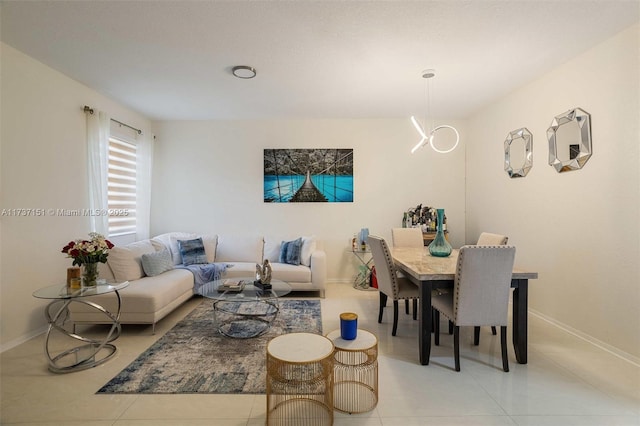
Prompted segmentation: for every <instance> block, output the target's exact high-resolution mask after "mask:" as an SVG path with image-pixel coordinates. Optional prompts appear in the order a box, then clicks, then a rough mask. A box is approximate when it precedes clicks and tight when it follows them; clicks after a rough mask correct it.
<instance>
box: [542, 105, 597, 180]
mask: <svg viewBox="0 0 640 426" xmlns="http://www.w3.org/2000/svg"><path fill="white" fill-rule="evenodd" d="M547 138H548V139H549V165H550V166H553V168H554V169H556V171H557V172H558V173H563V172H568V171H571V170H579V169H581V168H582V167H583V166H584V165H585V163H586V162H587V160H589V158H591V153H592V150H591V114H589V113H588V112H586V111H585V110H583V109H581V108H575V109H571V110H569V111H567V112H565V113H563V114H560V115H557V116H556V117H555V118H554V119H553V121H552V122H551V126H550V127H549V129H547Z"/></svg>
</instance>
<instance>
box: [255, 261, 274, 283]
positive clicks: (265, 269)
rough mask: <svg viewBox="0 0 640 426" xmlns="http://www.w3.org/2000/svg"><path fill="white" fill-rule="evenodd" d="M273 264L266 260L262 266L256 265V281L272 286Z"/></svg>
mask: <svg viewBox="0 0 640 426" xmlns="http://www.w3.org/2000/svg"><path fill="white" fill-rule="evenodd" d="M271 272H272V271H271V264H270V263H269V259H265V260H264V262H263V264H262V266H261V265H260V264H259V263H256V280H257V281H258V282H259V283H260V284H271Z"/></svg>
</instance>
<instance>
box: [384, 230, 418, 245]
mask: <svg viewBox="0 0 640 426" xmlns="http://www.w3.org/2000/svg"><path fill="white" fill-rule="evenodd" d="M391 241H392V243H393V246H394V247H424V240H423V239H422V231H421V230H420V228H391Z"/></svg>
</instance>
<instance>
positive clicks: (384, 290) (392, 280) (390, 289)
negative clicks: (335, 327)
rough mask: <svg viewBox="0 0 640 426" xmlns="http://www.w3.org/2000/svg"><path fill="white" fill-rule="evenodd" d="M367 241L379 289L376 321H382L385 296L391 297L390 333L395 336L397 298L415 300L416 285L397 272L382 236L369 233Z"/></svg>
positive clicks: (416, 297) (417, 295)
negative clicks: (391, 319) (391, 322)
mask: <svg viewBox="0 0 640 426" xmlns="http://www.w3.org/2000/svg"><path fill="white" fill-rule="evenodd" d="M367 242H368V243H369V247H371V254H372V255H373V263H374V264H375V267H376V279H377V280H378V290H379V291H380V307H379V311H378V323H381V322H382V314H383V313H384V308H385V306H386V305H387V298H389V297H391V299H392V300H393V329H392V331H391V335H392V336H395V335H396V331H397V330H398V300H417V299H418V298H419V297H420V295H419V292H418V286H417V285H416V284H414V283H412V282H411V281H409V280H408V279H407V278H405V277H403V276H400V275H399V274H398V271H397V270H396V267H395V265H394V263H393V258H392V257H391V252H390V251H389V246H388V245H387V242H386V241H385V240H384V239H383V238H382V237H379V236H377V235H369V237H368V238H367Z"/></svg>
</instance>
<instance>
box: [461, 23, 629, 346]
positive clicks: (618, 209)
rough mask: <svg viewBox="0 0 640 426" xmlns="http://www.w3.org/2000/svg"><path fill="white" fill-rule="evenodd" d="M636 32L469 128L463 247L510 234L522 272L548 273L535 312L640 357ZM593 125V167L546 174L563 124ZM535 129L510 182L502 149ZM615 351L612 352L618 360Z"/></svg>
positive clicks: (525, 90)
mask: <svg viewBox="0 0 640 426" xmlns="http://www.w3.org/2000/svg"><path fill="white" fill-rule="evenodd" d="M639 36H640V30H639V27H638V26H634V27H632V28H630V29H628V30H627V31H624V32H622V33H620V34H619V35H617V36H615V37H613V38H612V39H610V40H608V41H606V42H604V43H602V44H600V45H597V46H595V47H593V48H592V49H590V50H589V51H587V52H586V53H584V54H581V55H579V56H578V57H576V58H574V59H573V60H571V61H569V62H568V63H566V64H564V65H563V66H561V67H559V68H557V69H555V70H554V71H552V72H550V73H549V74H547V75H545V76H543V77H541V78H539V79H537V80H536V81H533V82H531V83H530V84H528V85H526V86H525V87H522V88H520V89H519V90H517V91H515V92H513V93H511V94H510V95H508V96H507V97H505V98H504V99H502V100H500V101H499V102H497V103H496V104H494V105H491V106H488V107H486V108H485V109H483V110H482V111H481V112H479V113H478V114H476V115H475V116H474V117H472V118H471V119H470V121H469V127H468V130H469V135H473V138H469V140H468V142H467V216H466V224H467V228H466V229H467V238H468V239H469V240H471V241H473V240H474V239H475V238H477V236H478V234H479V233H480V232H481V231H483V230H489V231H494V232H499V233H504V234H506V235H508V236H509V240H510V242H511V243H513V244H514V245H516V246H517V249H518V254H517V261H519V262H521V263H522V264H523V265H526V266H527V267H530V268H533V269H535V270H537V271H539V273H540V278H539V279H538V280H535V281H532V282H531V284H530V293H529V294H530V305H529V306H530V307H531V308H533V309H534V310H536V311H538V312H540V313H542V314H543V315H545V316H548V317H551V318H553V319H554V321H557V322H559V323H562V324H563V325H565V326H567V327H569V328H570V329H573V330H575V331H576V332H577V333H578V334H584V335H589V336H591V337H593V338H595V339H596V340H600V341H601V342H603V343H604V344H605V345H610V346H613V347H615V348H617V349H619V350H621V351H623V352H626V353H628V354H631V355H632V357H636V359H638V358H640V314H639V311H638V306H640V272H639V266H638V264H639V260H640V248H639V247H640V229H639V218H640V214H639V203H640V177H639V172H638V170H639V165H640V161H639V160H640V151H639V148H638V147H639V146H640V144H639V142H640V141H639V139H640V130H639V126H638V121H639V120H638V119H639V117H640V106H639V99H640V96H639V84H638V80H639V76H640V69H639V66H638V57H639V43H638V40H639ZM575 107H580V108H583V109H584V110H586V111H587V112H589V113H590V114H591V120H592V136H593V156H592V157H591V159H590V160H589V161H588V162H587V164H586V165H585V167H584V168H583V169H582V170H578V171H572V172H566V173H561V174H559V173H557V172H556V171H555V169H553V168H552V167H551V166H549V165H548V164H547V163H548V142H547V138H546V130H547V128H548V127H549V125H550V124H551V121H552V119H553V117H554V116H555V115H558V114H560V113H563V112H564V111H567V110H569V109H571V108H575ZM520 127H527V128H528V129H529V130H530V131H531V132H532V133H533V137H534V165H533V169H532V170H531V172H530V173H529V175H528V176H527V177H525V178H521V179H509V178H508V177H507V175H506V173H505V172H504V171H503V158H504V155H503V141H504V140H505V138H506V136H507V134H508V132H509V131H511V130H514V129H517V128H520ZM614 350H615V349H614Z"/></svg>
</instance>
